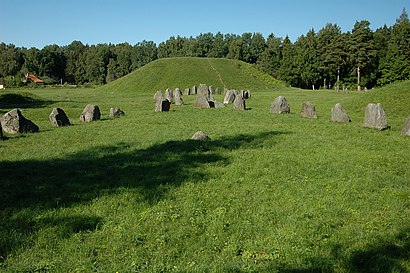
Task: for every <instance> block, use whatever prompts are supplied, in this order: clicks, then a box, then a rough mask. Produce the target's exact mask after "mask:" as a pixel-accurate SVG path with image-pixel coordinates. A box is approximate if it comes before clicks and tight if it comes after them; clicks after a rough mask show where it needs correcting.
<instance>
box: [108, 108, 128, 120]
mask: <svg viewBox="0 0 410 273" xmlns="http://www.w3.org/2000/svg"><path fill="white" fill-rule="evenodd" d="M121 116H125V113H124V111H122V110H121V109H120V108H117V107H112V108H110V118H119V117H121Z"/></svg>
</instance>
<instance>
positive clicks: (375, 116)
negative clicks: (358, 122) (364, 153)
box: [363, 103, 390, 131]
mask: <svg viewBox="0 0 410 273" xmlns="http://www.w3.org/2000/svg"><path fill="white" fill-rule="evenodd" d="M363 127H365V128H374V129H378V130H380V131H381V130H385V129H388V128H390V126H389V125H388V122H387V116H386V113H385V112H384V110H383V107H382V106H381V104H380V103H377V104H374V103H369V104H368V105H367V106H366V110H365V113H364V123H363Z"/></svg>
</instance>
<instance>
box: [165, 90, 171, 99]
mask: <svg viewBox="0 0 410 273" xmlns="http://www.w3.org/2000/svg"><path fill="white" fill-rule="evenodd" d="M165 98H166V99H167V100H169V101H170V102H172V93H171V89H169V88H167V90H165Z"/></svg>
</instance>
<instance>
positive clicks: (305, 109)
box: [300, 101, 317, 118]
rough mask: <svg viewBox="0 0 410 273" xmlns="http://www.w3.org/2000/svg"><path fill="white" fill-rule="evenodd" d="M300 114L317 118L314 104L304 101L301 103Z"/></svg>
mask: <svg viewBox="0 0 410 273" xmlns="http://www.w3.org/2000/svg"><path fill="white" fill-rule="evenodd" d="M300 115H301V116H302V117H304V118H317V115H316V108H315V106H314V105H313V104H312V103H310V102H308V101H305V102H304V103H302V110H301V111H300Z"/></svg>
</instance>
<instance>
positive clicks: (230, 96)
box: [224, 90, 237, 104]
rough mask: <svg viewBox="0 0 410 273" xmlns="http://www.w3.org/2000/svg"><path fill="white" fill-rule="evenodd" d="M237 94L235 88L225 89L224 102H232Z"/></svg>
mask: <svg viewBox="0 0 410 273" xmlns="http://www.w3.org/2000/svg"><path fill="white" fill-rule="evenodd" d="M236 95H237V91H235V90H226V92H225V97H224V103H225V104H228V103H233V102H234V101H235V96H236Z"/></svg>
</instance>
